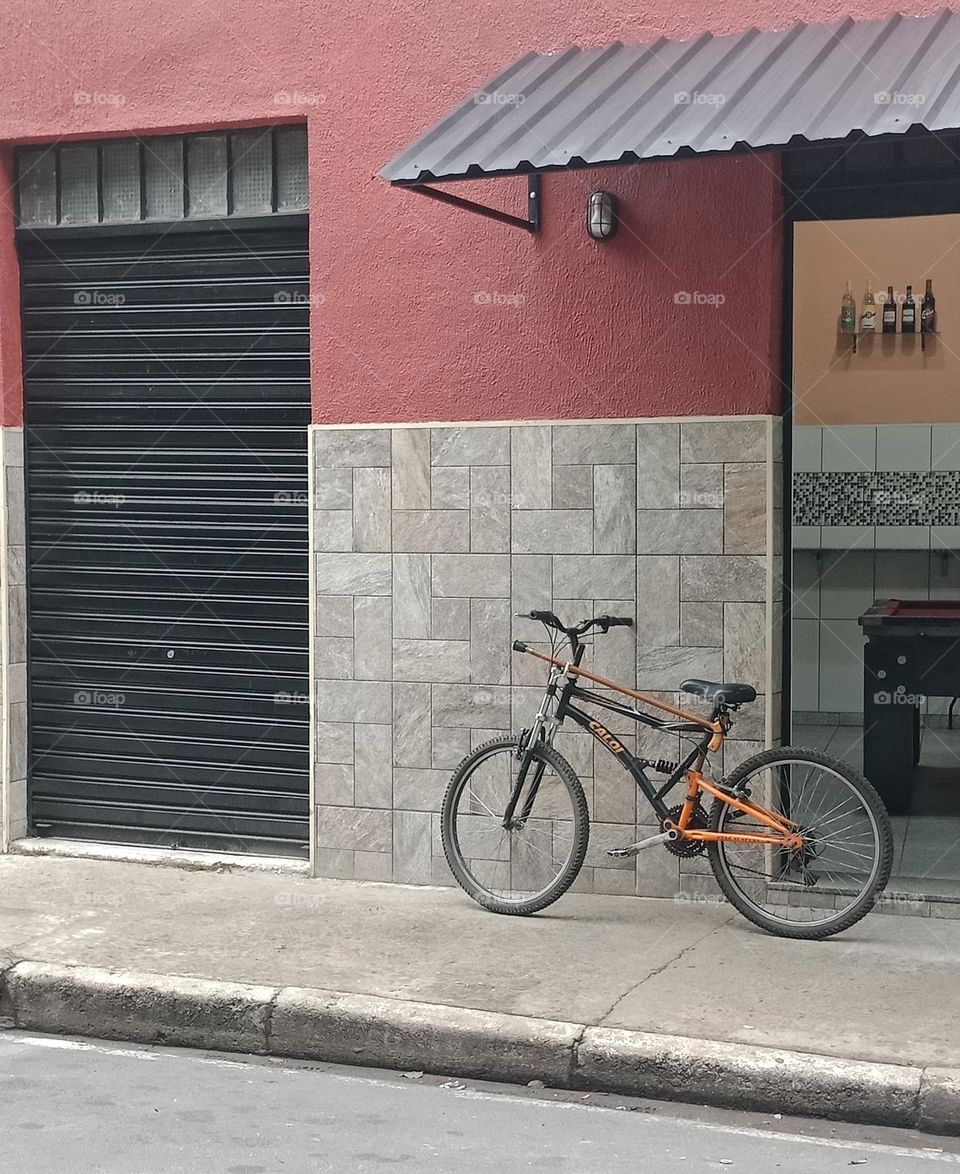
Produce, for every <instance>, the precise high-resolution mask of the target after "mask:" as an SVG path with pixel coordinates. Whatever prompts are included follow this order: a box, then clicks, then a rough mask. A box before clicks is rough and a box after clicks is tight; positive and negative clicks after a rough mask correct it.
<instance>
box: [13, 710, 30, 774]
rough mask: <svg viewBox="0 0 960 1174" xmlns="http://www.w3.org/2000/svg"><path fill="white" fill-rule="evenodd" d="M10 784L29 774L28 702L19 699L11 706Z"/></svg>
mask: <svg viewBox="0 0 960 1174" xmlns="http://www.w3.org/2000/svg"><path fill="white" fill-rule="evenodd" d="M9 722H10V726H9V732H10V742H9V747H10V786H11V788H13V787H14V786H15V784H16V783H17V782H18V781H19V780H22V779H25V778H26V776H27V704H26V702H25V701H18V702H17V703H16V704H15V705H14V704H11V705H10V706H9Z"/></svg>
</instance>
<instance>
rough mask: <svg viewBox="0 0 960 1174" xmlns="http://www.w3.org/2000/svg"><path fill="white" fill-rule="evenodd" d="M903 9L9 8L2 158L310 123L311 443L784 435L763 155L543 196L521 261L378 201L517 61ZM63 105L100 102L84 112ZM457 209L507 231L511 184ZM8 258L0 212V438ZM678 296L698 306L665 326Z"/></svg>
mask: <svg viewBox="0 0 960 1174" xmlns="http://www.w3.org/2000/svg"><path fill="white" fill-rule="evenodd" d="M896 7H897V6H896V4H895V3H892V2H884V0H881V2H880V3H879V4H877V3H871V4H867V3H866V2H865V0H849V2H848V3H846V4H844V3H841V2H836V0H807V2H805V3H804V2H802V0H794V2H792V3H787V2H784V0H765V2H763V3H755V2H753V3H747V2H746V0H725V2H724V0H720V2H719V3H717V4H716V5H714V6H713V7H712V8H704V7H703V5H702V4H697V3H694V0H676V2H674V3H672V4H670V5H663V6H662V7H661V8H660V9H658V10H657V11H653V10H652V9H651V8H650V7H648V6H640V5H632V4H627V3H625V0H603V2H597V3H593V4H583V3H573V2H572V0H380V2H373V0H358V2H356V3H353V4H349V5H345V4H342V3H341V2H339V0H296V2H283V0H269V2H268V0H216V2H215V3H211V4H185V3H183V0H128V2H127V3H125V4H123V5H110V4H105V3H103V0H70V3H62V2H60V0H52V2H51V3H50V4H49V5H40V6H38V5H37V4H36V0H8V2H7V3H6V4H5V5H4V6H3V9H2V11H0V76H2V77H3V86H2V88H0V143H13V142H23V141H37V140H42V139H55V138H66V137H71V136H78V135H82V136H97V137H101V136H103V137H105V136H111V135H117V134H127V133H135V132H145V133H151V132H162V131H169V130H180V129H198V128H205V127H212V126H226V125H231V124H238V123H252V124H256V123H264V122H269V121H275V120H278V119H280V118H289V117H291V116H293V117H305V118H306V120H307V123H308V128H309V136H310V182H311V214H312V220H311V226H312V227H311V232H312V237H311V247H312V253H313V260H312V270H313V282H314V289H315V290H317V291H320V292H322V293H323V301H322V304H319V305H318V306H317V308H316V309H315V311H314V314H313V324H312V325H313V330H312V347H313V377H314V405H315V406H314V416H315V419H317V420H318V421H345V422H346V421H349V422H354V421H368V420H380V421H383V420H451V419H484V418H533V417H537V418H545V417H583V416H616V415H630V416H644V415H658V414H689V413H697V414H727V413H752V412H764V411H769V410H775V408H776V404H777V401H778V387H779V380H778V370H779V357H778V353H777V336H778V333H779V315H780V308H779V288H780V262H781V242H780V236H779V230H778V208H779V197H778V180H777V160H776V157H775V156H772V155H765V156H763V157H762V158H749V157H742V158H729V159H704V160H694V161H684V162H675V163H668V164H664V163H655V164H648V165H645V166H643V167H624V168H619V169H611V170H610V171H609V172H605V173H599V172H592V173H580V174H570V175H555V176H548V177H547V178H546V179H545V182H544V200H543V206H544V218H545V229H544V232H543V233H542V235H541V236H540V237H539V238H537V239H531V238H528V237H527V236H525V235H523V234H521V233H519V232H517V231H516V230H512V229H508V228H504V227H502V226H499V225H496V224H494V223H492V222H488V221H484V220H481V219H479V218H477V217H473V216H470V215H468V214H466V213H462V212H458V211H456V210H453V209H450V208H446V207H441V206H439V205H437V204H435V203H433V202H431V201H427V200H426V199H424V198H422V197H420V196H416V195H413V194H411V193H409V192H402V191H395V190H392V189H390V188H389V187H388V186H387V185H386V184H384V183H383V182H382V181H380V180H378V179H376V178H375V173H376V171H377V169H378V168H379V167H380V166H381V165H382V164H383V163H384V162H385V161H386V160H387V159H388V158H390V157H391V156H392V155H393V154H394V153H395V152H396V151H397V150H399V149H400V148H401V147H403V146H404V145H406V143H407V142H409V141H410V140H411V139H412V138H413V137H415V136H416V135H417V134H418V133H419V132H420V131H421V130H423V129H424V128H425V127H426V126H428V125H429V124H430V123H431V122H432V121H434V120H435V119H436V118H437V117H439V116H441V115H442V114H443V113H444V112H445V111H446V110H448V109H449V107H450V106H451V105H453V104H454V103H455V102H456V101H458V100H459V99H460V98H461V97H463V96H464V95H465V94H466V93H468V92H469V91H470V90H471V89H472V88H475V87H476V86H478V85H480V84H482V83H483V82H484V81H485V80H486V79H487V78H489V77H490V76H491V75H492V74H494V73H496V72H497V71H498V70H499V69H500V68H501V67H502V66H503V65H504V64H506V63H507V62H509V61H510V60H512V59H513V58H514V57H516V56H518V55H519V54H520V53H522V52H524V51H526V50H528V49H535V50H550V49H557V48H560V47H562V46H564V45H566V44H569V43H572V42H577V43H580V44H602V43H606V42H609V41H612V40H616V39H621V40H624V41H632V42H642V41H646V40H650V39H652V38H654V37H656V36H667V37H683V36H690V35H693V34H696V33H699V32H702V31H704V28H705V27H706V28H709V29H710V30H711V31H714V32H718V33H722V32H734V31H739V30H741V29H743V28H745V27H748V26H750V25H753V24H756V25H758V26H760V27H764V28H780V27H784V26H786V25H788V24H791V23H793V22H794V21H796V20H798V19H805V20H836V19H839V18H841V17H842V16H845V15H853V16H860V17H864V18H865V17H877V16H882V15H884V14H885V13H886V12H889V11H894V10H896ZM938 7H939V5H938V4H936V3H933V2H931V3H923V4H917V5H912V6H911V7H910V13H911V14H912V15H919V14H921V13H926V12H932V11H934V10H936V8H938ZM900 10H901V11H902V10H903V5H902V4H901V5H900ZM78 93H82V94H86V95H96V96H100V97H98V98H96V99H94V100H90V101H78V100H77V99H76V97H75V95H77V94H78ZM278 94H287V95H289V94H298V95H300V96H301V99H302V100H300V101H297V102H295V103H294V104H293V105H291V104H290V103H289V102H283V101H278V100H277V98H276V95H278ZM597 186H605V187H609V188H610V189H611V190H613V191H615V192H616V193H617V195H618V196H619V197H620V201H621V206H622V209H623V214H624V231H622V232H621V234H620V235H619V236H618V237H617V239H616V240H615V241H613V242H610V243H609V244H607V245H603V246H598V245H595V244H593V243H592V242H590V241H589V240H588V239H587V238H586V235H585V233H584V231H583V227H582V220H583V206H584V202H585V199H586V196H587V194H588V193H589V192H590V191H591V190H593V188H594V187H597ZM471 189H473V190H471ZM457 190H458V191H459V192H460V193H461V194H463V195H468V196H474V198H482V199H488V200H490V201H492V202H498V203H500V204H501V205H502V206H510V205H511V204H512V205H513V206H514V207H516V208H517V209H518V210H519V209H520V208H521V206H522V190H523V189H522V186H521V185H520V183H519V181H516V180H504V181H499V182H497V183H487V184H483V185H480V184H471V185H460V186H459V187H458V189H457ZM10 234H11V222H10V218H9V214H6V215H5V214H4V211H3V206H2V205H0V379H2V383H3V390H4V403H5V404H6V409H5V411H6V415H5V419H6V420H7V421H8V422H12V421H14V420H15V419H17V418H18V415H19V390H18V387H19V383H18V367H19V352H18V349H17V347H16V345H15V340H16V337H17V334H18V330H17V328H15V327H14V326H13V325H12V324H11V322H10V317H11V315H12V314H13V313H14V309H15V305H16V294H15V290H16V286H15V282H16V274H15V266H13V264H12V263H11V256H10V248H9V244H10ZM680 291H685V292H689V293H691V294H692V293H701V294H707V295H714V298H713V302H708V303H706V304H701V305H689V306H684V305H678V304H676V303H675V301H674V295H675V294H676V293H678V292H680ZM716 295H720V296H721V297H722V298H723V299H725V300H724V301H723V303H722V304H721V305H717V304H715V303H716V302H717V301H719V298H718V297H716ZM11 340H13V341H11Z"/></svg>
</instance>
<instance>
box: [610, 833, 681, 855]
mask: <svg viewBox="0 0 960 1174" xmlns="http://www.w3.org/2000/svg"><path fill="white" fill-rule="evenodd" d="M678 834H679V833H677V832H674V831H670V832H660V833H658V834H657V835H655V836H647V838H646V839H645V840H638V841H637V843H636V844H628V845H627V846H626V848H610V849H608V851H607V855H608V856H612V857H613V858H614V860H623V859H624V857H626V856H636V855H637V853H638V852H642V851H643V850H644V848H652V847H653V845H654V844H665V843H666V842H667V841H668V840H675V839H676V838H677V836H678Z"/></svg>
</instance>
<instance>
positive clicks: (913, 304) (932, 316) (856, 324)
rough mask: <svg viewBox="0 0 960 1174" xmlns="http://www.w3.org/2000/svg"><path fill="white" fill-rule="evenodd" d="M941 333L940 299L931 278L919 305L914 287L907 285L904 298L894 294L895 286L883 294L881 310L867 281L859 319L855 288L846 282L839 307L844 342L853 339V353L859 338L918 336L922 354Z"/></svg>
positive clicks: (841, 334)
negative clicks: (914, 294)
mask: <svg viewBox="0 0 960 1174" xmlns="http://www.w3.org/2000/svg"><path fill="white" fill-rule="evenodd" d="M878 317H879V319H880V322H879V324H878V322H877V319H878ZM938 333H939V331H938V330H937V300H936V298H935V297H934V295H933V279H932V278H930V277H928V278H927V284H926V290H925V292H924V295H923V298H922V299H921V300H920V301H919V302H918V301H917V299H915V298H914V296H913V286H912V285H908V286H907V292H906V293H905V294H904V295H902V296H901V295H899V294H896V293H894V289H893V286H892V285H888V286H887V292H886V294H885V295H883V294H881V299H880V303H879V311H878V303H877V299H876V297H875V296H874V292H873V284H872V282H870V281H868V282H867V289H866V292H865V293H864V295H863V308H862V310H861V313H860V316H859V318H858V317H857V303H856V300H855V298H854V296H853V289H852V288H851V283H850V282H849V281H848V282H847V288H846V291H845V293H844V295H843V300H842V301H841V304H840V321H839V335H840V338H841V339H844V338H848V339H850V341H851V344H852V346H851V350H852V353H853V354H856V353H857V351H858V350H859V348H860V339H873V338H875V337H876V336H877V335H880V337H881V339H882V338H889V339H893V338H911V339H916V338H917V336H918V335H919V337H920V350H921V352H922V351H925V350H926V349H927V340H928V339H929V338H935V337H936V335H937V334H938ZM871 349H872V348H871Z"/></svg>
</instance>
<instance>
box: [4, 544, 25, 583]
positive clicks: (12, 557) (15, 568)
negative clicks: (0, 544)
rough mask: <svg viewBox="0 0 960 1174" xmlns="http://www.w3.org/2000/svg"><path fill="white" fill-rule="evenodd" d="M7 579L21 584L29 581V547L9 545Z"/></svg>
mask: <svg viewBox="0 0 960 1174" xmlns="http://www.w3.org/2000/svg"><path fill="white" fill-rule="evenodd" d="M7 581H8V582H9V583H11V584H14V585H15V586H20V585H21V584H23V583H26V581H27V548H26V547H25V546H8V547H7Z"/></svg>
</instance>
